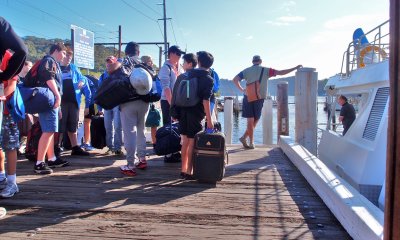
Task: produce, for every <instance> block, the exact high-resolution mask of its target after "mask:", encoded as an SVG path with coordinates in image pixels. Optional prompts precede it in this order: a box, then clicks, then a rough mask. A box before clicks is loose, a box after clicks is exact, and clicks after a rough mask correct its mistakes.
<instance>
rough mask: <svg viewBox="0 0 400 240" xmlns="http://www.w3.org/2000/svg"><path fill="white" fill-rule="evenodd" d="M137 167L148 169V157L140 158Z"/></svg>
mask: <svg viewBox="0 0 400 240" xmlns="http://www.w3.org/2000/svg"><path fill="white" fill-rule="evenodd" d="M135 166H136V168H138V169H142V170H144V169H146V168H147V161H146V159H139V162H137V163H136V164H135Z"/></svg>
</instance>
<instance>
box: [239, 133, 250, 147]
mask: <svg viewBox="0 0 400 240" xmlns="http://www.w3.org/2000/svg"><path fill="white" fill-rule="evenodd" d="M239 141H240V142H241V143H242V145H243V147H244V148H249V145H248V144H247V141H246V138H245V137H244V136H242V137H241V138H239Z"/></svg>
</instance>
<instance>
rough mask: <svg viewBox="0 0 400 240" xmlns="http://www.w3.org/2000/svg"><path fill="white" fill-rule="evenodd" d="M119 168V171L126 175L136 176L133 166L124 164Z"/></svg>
mask: <svg viewBox="0 0 400 240" xmlns="http://www.w3.org/2000/svg"><path fill="white" fill-rule="evenodd" d="M119 169H120V170H121V173H122V174H124V175H126V176H130V177H133V176H136V170H135V168H132V167H129V166H127V165H124V166H121V167H119Z"/></svg>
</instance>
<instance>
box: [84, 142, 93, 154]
mask: <svg viewBox="0 0 400 240" xmlns="http://www.w3.org/2000/svg"><path fill="white" fill-rule="evenodd" d="M81 148H83V149H84V150H85V151H88V152H90V151H93V150H95V148H94V147H92V145H90V144H86V143H84V144H82V145H81Z"/></svg>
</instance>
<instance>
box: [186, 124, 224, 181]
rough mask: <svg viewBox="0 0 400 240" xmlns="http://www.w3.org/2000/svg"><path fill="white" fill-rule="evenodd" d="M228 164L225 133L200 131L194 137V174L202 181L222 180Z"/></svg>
mask: <svg viewBox="0 0 400 240" xmlns="http://www.w3.org/2000/svg"><path fill="white" fill-rule="evenodd" d="M227 164H228V153H227V151H226V145H225V134H223V133H221V132H216V133H205V132H200V133H198V134H196V136H195V138H194V150H193V175H194V178H195V179H197V180H198V181H200V182H209V183H215V182H217V181H221V180H222V178H223V177H224V174H225V165H227Z"/></svg>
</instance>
